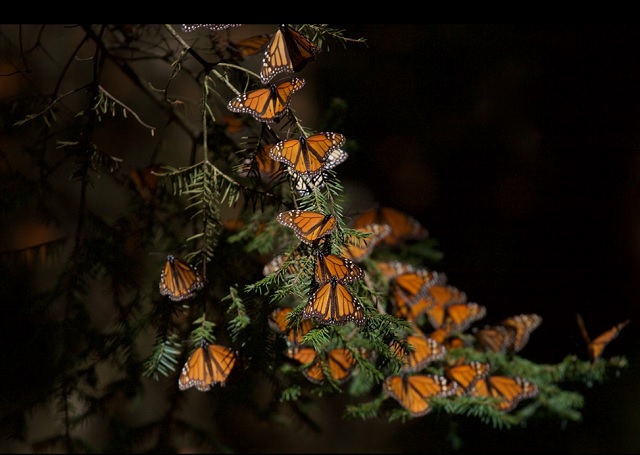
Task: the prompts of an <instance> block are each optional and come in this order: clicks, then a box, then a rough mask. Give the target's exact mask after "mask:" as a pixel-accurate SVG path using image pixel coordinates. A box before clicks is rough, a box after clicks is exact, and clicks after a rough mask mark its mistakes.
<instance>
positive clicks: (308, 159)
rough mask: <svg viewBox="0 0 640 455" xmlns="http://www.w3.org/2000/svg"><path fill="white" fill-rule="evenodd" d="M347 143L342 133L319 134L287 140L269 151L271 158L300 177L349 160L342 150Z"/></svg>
mask: <svg viewBox="0 0 640 455" xmlns="http://www.w3.org/2000/svg"><path fill="white" fill-rule="evenodd" d="M345 142H346V138H345V137H344V135H342V134H340V133H327V132H323V133H317V134H313V135H311V136H309V137H304V136H300V138H299V139H285V140H284V141H280V142H278V143H277V144H276V145H274V146H273V148H272V149H271V150H270V151H269V156H270V157H271V158H272V159H274V160H276V161H279V162H281V163H284V164H286V165H287V166H289V168H290V169H291V170H292V171H293V172H295V173H296V174H299V175H311V176H312V175H315V174H318V173H319V172H322V171H323V170H326V169H331V168H333V167H335V166H337V165H338V164H340V163H342V162H343V161H344V160H346V159H347V156H348V155H347V153H346V152H345V151H343V150H342V149H341V147H342V146H343V145H344V143H345Z"/></svg>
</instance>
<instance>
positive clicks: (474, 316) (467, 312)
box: [441, 302, 487, 333]
mask: <svg viewBox="0 0 640 455" xmlns="http://www.w3.org/2000/svg"><path fill="white" fill-rule="evenodd" d="M445 312H446V316H445V319H444V321H443V323H442V325H441V327H442V328H444V329H445V330H446V331H447V332H448V333H453V332H464V331H465V330H467V329H468V328H469V327H470V326H471V324H473V323H474V322H476V321H478V320H480V319H482V318H483V317H484V316H485V315H486V314H487V308H486V307H485V306H483V305H479V304H477V303H475V302H465V303H454V304H451V305H447V306H446V307H445Z"/></svg>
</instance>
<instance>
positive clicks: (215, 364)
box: [178, 340, 237, 392]
mask: <svg viewBox="0 0 640 455" xmlns="http://www.w3.org/2000/svg"><path fill="white" fill-rule="evenodd" d="M236 358H237V356H236V353H235V351H234V350H233V349H231V348H228V347H226V346H222V345H219V344H209V343H207V342H206V341H204V340H203V341H202V344H201V345H200V346H199V347H198V348H197V349H196V350H195V351H194V352H193V354H191V356H190V357H189V360H187V362H186V363H185V364H184V366H183V368H182V371H181V373H180V378H179V379H178V387H179V388H180V390H187V389H188V388H191V387H195V388H196V389H198V390H199V391H201V392H207V391H208V390H210V389H211V387H213V386H214V385H215V384H220V385H224V384H225V382H226V380H227V377H228V376H229V373H230V372H231V370H232V369H233V367H234V365H235V363H236Z"/></svg>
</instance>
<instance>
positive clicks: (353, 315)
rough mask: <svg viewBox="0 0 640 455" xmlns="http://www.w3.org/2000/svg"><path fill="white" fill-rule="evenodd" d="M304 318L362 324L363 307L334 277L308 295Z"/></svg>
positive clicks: (324, 322) (363, 318) (325, 321)
mask: <svg viewBox="0 0 640 455" xmlns="http://www.w3.org/2000/svg"><path fill="white" fill-rule="evenodd" d="M302 317H303V318H304V319H314V320H315V321H316V322H318V323H320V324H323V325H326V324H336V325H344V324H346V323H347V322H355V323H356V324H363V323H364V321H365V315H364V309H363V308H362V304H361V303H360V302H359V301H358V299H357V298H356V297H355V296H354V295H353V294H351V292H350V291H349V289H347V288H346V286H345V285H344V284H342V283H340V282H338V281H337V280H336V279H335V278H332V279H331V280H330V281H328V282H326V283H325V284H323V285H322V286H320V287H319V288H318V289H317V290H316V291H315V292H313V293H312V294H311V295H310V296H309V301H308V302H307V304H306V306H305V307H304V311H303V315H302Z"/></svg>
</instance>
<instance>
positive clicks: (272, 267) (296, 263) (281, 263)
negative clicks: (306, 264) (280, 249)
mask: <svg viewBox="0 0 640 455" xmlns="http://www.w3.org/2000/svg"><path fill="white" fill-rule="evenodd" d="M303 259H304V256H303V255H302V253H301V252H300V250H299V249H297V248H296V249H295V250H293V252H291V253H290V254H278V255H276V256H274V258H273V259H271V260H270V261H269V262H268V263H267V264H265V266H264V267H263V268H262V274H263V275H264V276H267V275H269V274H271V273H275V272H278V271H279V270H281V269H282V268H283V267H285V271H286V272H287V273H288V274H289V275H296V274H298V272H300V270H301V262H300V261H302V260H303Z"/></svg>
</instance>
